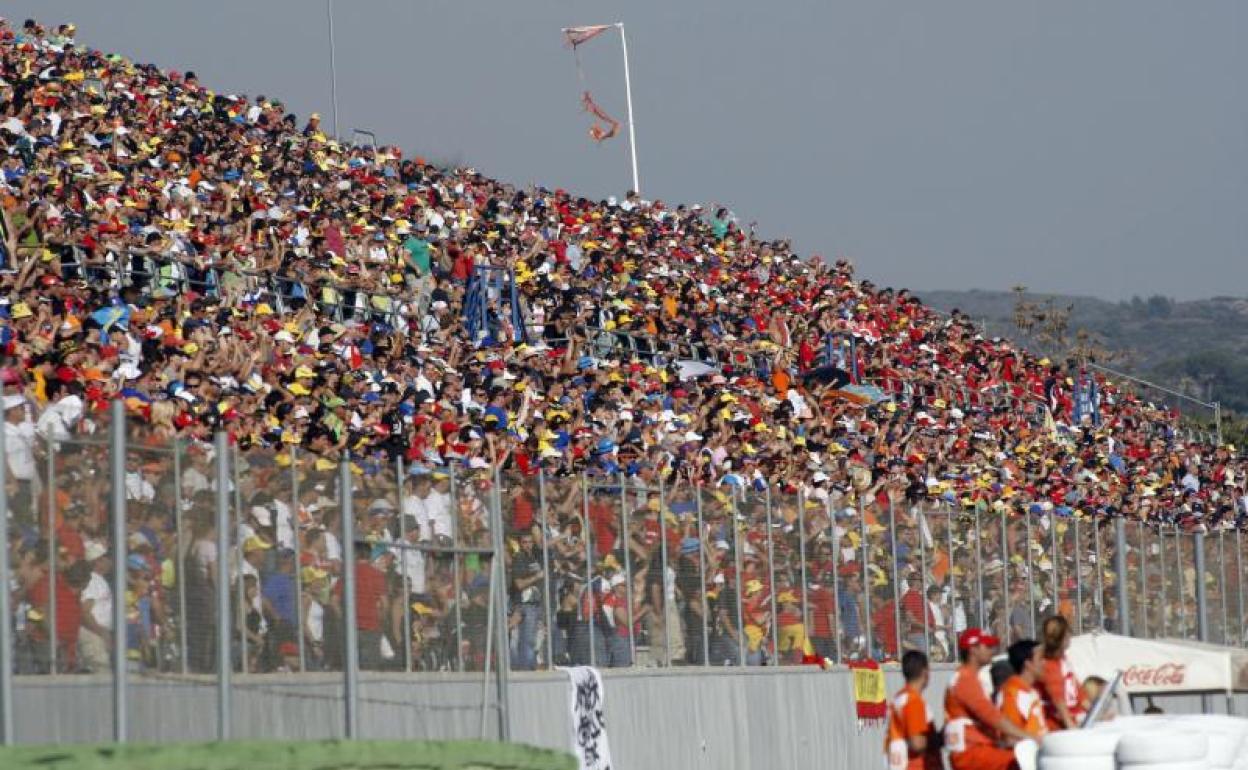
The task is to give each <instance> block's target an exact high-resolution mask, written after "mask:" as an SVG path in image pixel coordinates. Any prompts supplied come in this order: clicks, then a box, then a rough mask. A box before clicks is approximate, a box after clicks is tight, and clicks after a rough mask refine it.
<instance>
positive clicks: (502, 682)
mask: <svg viewBox="0 0 1248 770" xmlns="http://www.w3.org/2000/svg"><path fill="white" fill-rule="evenodd" d="M492 491H493V495H492V497H493V505H491V506H490V509H491V510H490V532H491V535H492V538H491V539H492V541H493V543H492V545H493V548H494V554H493V556H492V557H491V561H492V563H493V567H494V570H495V572H496V574H497V575H498V580H497V581H496V582H495V590H496V591H497V592H498V594H497V597H498V598H497V599H496V600H495V602H496V604H495V609H494V612H495V614H496V615H497V619H496V620H495V622H494V631H495V633H496V634H498V641H497V646H498V666H497V669H498V670H497V671H496V672H495V676H497V677H498V737H499V740H501V741H503V742H504V743H506V742H507V741H510V740H511V713H510V709H509V706H510V700H511V694H510V691H509V689H508V688H509V686H510V681H511V645H510V644H508V637H509V634H508V628H507V616H508V611H507V594H508V593H509V592H508V590H507V561H506V557H505V555H504V554H505V551H506V548H507V545H506V542H507V541H506V537H505V536H504V534H503V490H502V482H501V480H500V478H499V473H498V466H497V465H496V466H495V467H494V484H493V490H492Z"/></svg>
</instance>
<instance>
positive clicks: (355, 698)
mask: <svg viewBox="0 0 1248 770" xmlns="http://www.w3.org/2000/svg"><path fill="white" fill-rule="evenodd" d="M354 486H355V484H354V482H353V481H352V479H351V456H350V455H349V454H346V455H343V458H342V460H341V461H340V462H339V463H338V505H339V508H340V510H341V512H342V627H343V631H344V636H345V642H346V643H345V644H344V645H343V654H342V671H343V680H344V681H343V684H344V695H345V696H346V697H345V698H344V699H343V731H344V733H345V734H346V737H347V738H348V739H353V738H358V737H360V726H359V713H358V706H359V688H360V681H359V679H360V638H359V628H358V623H359V620H358V618H357V617H356V607H355V558H356V557H355V501H354V500H353V495H354V493H355V490H354Z"/></svg>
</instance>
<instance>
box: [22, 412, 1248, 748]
mask: <svg viewBox="0 0 1248 770" xmlns="http://www.w3.org/2000/svg"><path fill="white" fill-rule="evenodd" d="M112 414H113V416H112V420H111V421H104V422H103V423H101V427H100V428H99V429H98V430H97V432H96V433H95V434H93V435H88V436H73V437H68V436H67V437H64V438H61V439H59V440H45V439H43V438H41V437H40V436H39V435H38V434H36V435H35V436H33V437H26V436H17V437H16V438H15V435H14V434H13V433H8V434H7V435H6V436H5V437H4V439H5V446H4V452H5V454H6V456H7V457H8V463H7V464H6V465H5V467H4V471H5V479H4V481H5V483H4V485H3V488H4V492H5V494H4V496H3V501H4V510H5V511H6V512H7V524H8V525H7V527H6V531H5V544H6V547H5V548H4V549H3V551H2V552H0V560H3V562H7V564H6V563H0V574H8V576H9V580H10V584H11V585H12V586H13V589H14V590H13V591H12V592H11V593H3V592H0V603H3V605H4V606H0V611H2V612H3V616H4V617H6V618H9V619H10V622H9V623H6V624H4V625H3V626H0V635H3V637H4V638H3V639H0V653H2V654H3V665H2V666H0V677H2V679H0V696H2V695H4V694H6V693H11V680H12V676H13V675H19V676H49V677H56V678H61V677H66V678H70V679H71V681H72V678H74V677H82V678H83V679H84V680H91V681H94V682H96V683H97V684H98V681H99V677H100V676H105V677H109V676H111V677H112V679H113V680H114V682H115V685H116V686H118V687H120V689H121V691H122V692H121V694H119V695H117V700H116V702H115V703H114V708H115V710H116V709H119V710H121V713H122V715H123V716H122V718H123V722H124V709H125V694H124V682H125V679H126V678H127V677H133V676H157V677H161V676H172V677H179V678H180V680H183V681H193V682H198V683H200V684H201V685H203V686H205V687H211V686H213V685H214V683H215V685H216V686H217V687H218V688H228V686H229V677H230V676H231V675H233V674H238V675H252V674H270V675H275V676H277V677H278V679H279V680H282V681H285V680H289V681H291V682H295V681H298V678H299V677H300V676H301V675H302V674H304V673H308V674H311V673H319V674H323V673H324V672H341V673H342V674H343V675H344V679H343V685H342V687H343V697H344V699H346V700H347V701H349V700H350V698H351V697H352V692H351V691H352V688H353V686H354V685H353V677H354V676H356V675H357V672H358V671H360V670H364V671H379V672H385V671H391V672H479V673H481V674H482V688H483V690H482V693H483V703H486V702H487V701H489V700H491V699H493V707H494V708H496V709H497V710H498V712H499V713H500V714H501V713H503V712H504V711H505V709H506V700H507V698H506V682H507V677H508V675H509V672H510V671H511V670H533V669H549V668H552V667H554V666H558V665H566V664H590V665H595V666H599V667H604V668H621V667H691V666H742V665H744V666H789V665H799V664H801V663H802V661H803V659H804V658H805V657H806V656H808V655H811V654H814V655H818V656H820V657H826V658H829V659H831V660H833V661H845V660H850V659H854V658H863V657H868V656H869V657H872V658H876V659H882V660H890V659H896V658H898V657H899V656H900V655H901V654H902V653H903V652H904V651H906V650H911V649H918V650H924V651H927V652H928V653H929V655H930V656H931V657H932V658H933V659H934V660H935V661H937V662H940V661H950V660H952V659H953V656H954V639H955V638H956V635H957V634H958V632H959V631H961V630H962V629H964V628H966V627H970V626H981V627H985V628H989V629H992V631H993V632H994V633H996V634H999V635H1000V636H1001V637H1002V638H1003V639H1006V640H1014V639H1018V638H1024V637H1034V636H1035V635H1036V632H1037V628H1038V626H1039V624H1040V623H1041V622H1042V620H1043V618H1045V617H1047V616H1049V615H1053V614H1062V615H1064V616H1066V617H1067V618H1069V619H1070V621H1071V623H1072V624H1073V626H1074V627H1075V629H1076V630H1077V631H1087V630H1091V629H1099V628H1104V629H1108V630H1111V631H1115V632H1118V633H1127V634H1131V635H1135V636H1146V637H1174V638H1184V639H1203V640H1208V641H1211V642H1216V643H1224V644H1229V645H1235V646H1242V645H1243V644H1245V640H1246V639H1248V628H1246V627H1245V611H1244V610H1245V607H1244V594H1243V585H1244V547H1245V543H1244V541H1243V537H1242V533H1241V532H1240V531H1238V530H1219V531H1214V532H1208V533H1193V532H1189V531H1185V530H1183V529H1180V528H1179V527H1177V526H1176V525H1173V524H1163V523H1158V522H1145V521H1139V520H1125V519H1121V518H1118V519H1101V518H1082V517H1072V516H1064V515H1061V514H1059V513H1058V512H1057V511H1055V510H1052V509H1049V508H1048V507H1047V506H1039V510H1038V511H1037V512H1036V513H1034V514H1031V515H1014V514H1011V513H1007V512H1006V510H1005V508H1004V506H1001V505H997V506H995V507H993V506H986V507H984V506H982V505H981V507H978V508H957V509H954V508H950V507H948V506H942V505H941V504H937V502H936V500H938V498H925V499H923V500H918V501H914V500H908V499H906V498H905V497H904V496H902V495H901V494H900V493H899V492H893V493H892V494H891V495H890V494H889V493H881V494H878V495H874V496H872V495H871V494H868V493H867V492H866V490H867V489H868V487H869V486H870V484H871V480H870V478H869V477H867V476H865V475H852V476H851V477H850V479H849V480H848V483H847V484H846V485H844V486H841V487H832V488H827V489H825V485H824V484H823V483H822V482H821V483H819V484H818V485H816V488H815V489H814V490H813V491H811V492H810V493H802V494H784V493H781V492H778V491H775V490H771V489H767V488H753V487H740V486H731V485H724V486H720V487H716V488H710V487H705V486H692V485H690V484H688V483H676V484H669V483H666V482H665V481H663V480H662V479H660V478H657V477H655V478H644V477H624V476H601V475H599V476H593V475H586V476H548V475H544V474H536V475H520V474H515V473H510V472H500V471H499V470H497V469H494V468H489V467H480V468H477V467H470V468H467V469H454V468H440V467H432V468H431V467H424V466H419V465H416V466H411V465H408V464H406V463H405V462H404V461H403V460H401V459H400V460H394V461H383V460H379V459H375V458H365V457H360V458H351V459H344V460H330V459H328V458H326V457H322V456H317V455H313V454H311V453H308V452H306V451H302V450H300V449H298V448H297V447H294V446H290V447H279V448H276V449H262V448H251V449H248V450H246V451H240V450H239V449H238V448H237V447H234V446H231V445H230V444H228V443H227V442H226V440H225V436H224V435H221V436H218V438H217V440H216V441H215V442H214V443H204V442H182V441H176V442H165V443H162V442H153V441H152V440H151V439H150V438H147V437H143V438H141V437H140V435H139V434H137V433H136V434H134V435H128V432H129V431H128V427H129V426H128V424H127V423H126V422H125V420H124V416H122V413H121V411H120V405H119V406H118V408H117V409H115V410H114V412H113V413H112ZM891 488H893V489H897V490H900V489H901V487H900V486H899V485H898V486H896V487H891ZM351 564H354V565H355V566H354V568H353V569H349V568H347V566H346V565H351ZM352 617H354V618H355V622H350V621H349V619H350V618H352ZM500 650H506V651H507V653H508V654H506V655H499V654H498V653H499V651H500ZM491 672H493V680H494V682H495V686H494V689H495V690H496V692H495V694H493V695H490V694H489V693H490V688H489V681H490V678H491ZM88 674H94V675H95V676H86V675H88ZM6 683H7V684H6ZM487 696H488V697H487ZM6 702H11V701H3V700H0V704H3V703H6ZM5 711H6V713H9V714H11V713H12V711H11V708H10V709H5ZM484 713H485V711H484V710H483V711H482V714H484ZM123 727H124V724H123ZM8 735H10V736H11V735H12V733H11V731H10V732H9V733H8ZM121 735H123V736H124V729H123V730H122V732H121Z"/></svg>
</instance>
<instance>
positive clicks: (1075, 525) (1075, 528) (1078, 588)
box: [1070, 518, 1083, 634]
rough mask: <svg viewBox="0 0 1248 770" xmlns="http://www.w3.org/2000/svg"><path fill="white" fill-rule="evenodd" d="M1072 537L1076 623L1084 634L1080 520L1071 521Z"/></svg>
mask: <svg viewBox="0 0 1248 770" xmlns="http://www.w3.org/2000/svg"><path fill="white" fill-rule="evenodd" d="M1070 524H1071V533H1072V535H1071V536H1072V537H1073V538H1074V540H1075V547H1074V553H1075V621H1076V623H1077V624H1078V632H1079V633H1081V634H1082V633H1083V569H1082V568H1081V567H1080V565H1079V552H1080V550H1082V548H1083V546H1082V545H1081V544H1080V543H1079V519H1078V518H1072V519H1071V520H1070Z"/></svg>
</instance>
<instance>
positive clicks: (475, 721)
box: [14, 667, 1248, 770]
mask: <svg viewBox="0 0 1248 770" xmlns="http://www.w3.org/2000/svg"><path fill="white" fill-rule="evenodd" d="M950 673H951V671H950V669H949V668H948V667H940V668H938V669H937V670H936V671H934V672H933V677H932V679H933V681H932V684H931V686H930V688H929V690H928V693H927V696H928V704H929V706H930V707H931V709H932V712H933V714H934V715H935V716H936V717H937V719H938V721H939V719H940V715H941V713H942V698H943V695H944V689H945V685H946V683H947V681H948V679H949V675H950ZM887 679H888V683H889V685H888V686H889V690H890V692H891V691H894V690H896V689H897V688H899V687H900V685H901V679H900V674H899V672H897V671H895V670H893V671H889V672H887ZM604 680H605V687H606V716H607V730H608V735H609V737H610V741H611V749H612V754H613V756H614V758H615V760H616V767H618V768H619V770H664V769H665V768H672V769H673V770H688V769H690V768H705V769H706V770H711V769H712V768H713V769H714V770H756V769H757V768H777V769H780V768H796V767H820V768H828V769H829V770H862V769H863V768H874V767H881V766H882V762H883V753H882V746H883V731H882V730H881V729H880V728H867V729H865V730H862V731H861V732H860V731H859V730H858V727H857V724H856V719H855V716H854V704H853V696H852V680H851V677H850V675H849V672H848V671H834V672H822V671H819V670H817V669H813V668H779V669H776V668H770V669H762V668H760V669H748V668H747V669H733V668H725V669H696V670H681V669H665V670H659V669H653V670H644V669H643V670H635V671H620V672H613V671H606V672H604ZM234 684H235V687H234V689H233V722H232V725H231V726H232V731H233V737H235V738H240V739H247V738H270V739H281V740H297V739H322V738H335V737H341V736H342V722H343V720H342V712H343V708H342V691H343V688H342V680H341V677H340V676H337V675H329V674H326V675H305V676H302V677H289V676H279V675H267V676H246V677H243V676H236V677H235V678H234ZM484 689H485V691H486V692H487V693H488V695H489V698H490V703H491V705H492V704H493V696H494V692H495V690H494V683H493V682H492V681H491V682H490V683H488V686H487V687H486V688H484ZM510 689H511V731H512V739H513V740H516V741H521V742H524V743H529V744H532V745H535V746H544V747H548V748H554V749H561V750H567V749H569V748H570V746H571V725H570V724H569V719H568V702H567V698H568V696H567V684H566V678H565V677H564V676H562V675H561V674H559V673H557V672H556V673H549V672H542V673H523V674H515V675H514V676H513V678H512V681H511V688H510ZM482 692H483V687H482V680H481V678H480V676H479V675H478V676H475V677H474V676H472V675H458V674H447V675H419V676H416V675H402V674H371V673H365V674H361V683H360V698H361V702H360V712H359V716H360V720H359V721H360V728H361V732H362V737H365V738H370V739H378V740H386V739H407V740H413V739H440V740H452V739H473V738H478V737H482V735H484V737H486V738H494V737H496V736H497V718H496V716H495V713H494V711H493V710H492V709H491V710H490V711H489V712H488V713H487V714H486V717H485V720H484V727H485V732H484V733H482V723H483V722H482V714H481V710H480V704H481V696H482ZM14 696H15V697H14V701H15V706H16V709H15V711H16V714H15V717H16V720H15V722H16V728H17V734H18V738H19V741H20V742H22V743H79V742H91V741H107V740H110V739H111V730H112V712H111V706H112V700H111V698H112V690H111V683H110V681H109V680H108V679H107V678H89V679H84V678H81V677H58V678H55V679H53V678H47V677H41V678H19V679H18V681H17V685H16V691H15V693H14ZM1155 700H1156V702H1157V704H1158V705H1160V706H1161V707H1162V708H1164V709H1165V710H1166V711H1167V712H1171V713H1177V712H1181V711H1187V712H1193V711H1198V710H1199V708H1200V698H1199V696H1188V697H1181V696H1174V697H1167V698H1157V699H1155ZM1211 702H1212V705H1213V706H1214V708H1215V709H1216V710H1217V711H1219V712H1225V711H1226V710H1227V705H1228V701H1227V698H1225V696H1213V697H1212V698H1211ZM129 704H130V711H129V718H130V735H131V738H132V739H133V740H135V741H152V742H167V741H185V740H211V739H213V738H214V737H215V735H216V690H215V688H214V686H213V684H212V682H211V680H206V679H205V680H186V679H161V680H153V679H149V678H142V677H134V678H133V679H132V680H131V682H130V684H129ZM1142 706H1143V702H1142V701H1139V700H1137V708H1142ZM1234 709H1235V711H1236V713H1238V714H1240V715H1248V697H1246V696H1237V698H1236V703H1235V705H1234Z"/></svg>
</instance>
